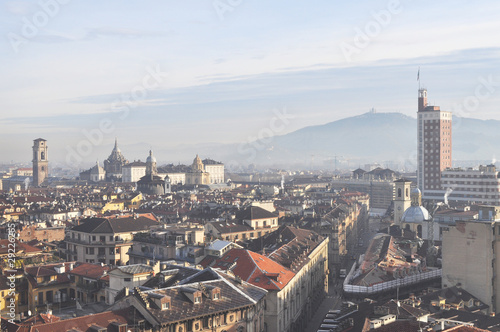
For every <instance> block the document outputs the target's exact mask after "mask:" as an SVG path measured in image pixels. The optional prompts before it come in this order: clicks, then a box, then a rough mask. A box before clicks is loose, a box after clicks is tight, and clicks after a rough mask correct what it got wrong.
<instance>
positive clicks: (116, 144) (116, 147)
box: [115, 137, 118, 150]
mask: <svg viewBox="0 0 500 332" xmlns="http://www.w3.org/2000/svg"><path fill="white" fill-rule="evenodd" d="M115 150H118V138H116V137H115Z"/></svg>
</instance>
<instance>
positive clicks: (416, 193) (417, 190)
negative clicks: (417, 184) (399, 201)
mask: <svg viewBox="0 0 500 332" xmlns="http://www.w3.org/2000/svg"><path fill="white" fill-rule="evenodd" d="M411 194H413V195H422V192H421V191H420V189H418V188H412V190H411Z"/></svg>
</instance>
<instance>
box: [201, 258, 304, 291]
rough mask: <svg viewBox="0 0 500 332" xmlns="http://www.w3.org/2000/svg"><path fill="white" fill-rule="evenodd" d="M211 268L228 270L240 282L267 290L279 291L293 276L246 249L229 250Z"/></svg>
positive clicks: (272, 262) (286, 269) (272, 261)
mask: <svg viewBox="0 0 500 332" xmlns="http://www.w3.org/2000/svg"><path fill="white" fill-rule="evenodd" d="M204 267H206V266H204ZM212 267H214V268H219V269H221V270H230V271H232V272H233V273H234V275H236V276H238V277H240V278H241V279H242V280H244V281H246V282H248V283H251V284H252V285H256V286H259V287H262V288H264V289H267V290H281V289H282V288H283V287H285V286H286V284H288V282H289V281H290V280H291V279H292V278H293V277H294V276H295V273H294V272H292V271H291V270H289V269H288V268H286V267H284V266H283V265H281V264H279V263H277V262H275V261H274V260H272V259H270V258H269V257H266V256H263V255H260V254H257V253H255V252H253V251H250V250H246V249H231V250H230V251H228V252H227V253H226V254H225V255H224V256H222V257H221V258H219V259H217V260H216V261H215V264H213V265H212Z"/></svg>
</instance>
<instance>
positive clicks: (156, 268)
mask: <svg viewBox="0 0 500 332" xmlns="http://www.w3.org/2000/svg"><path fill="white" fill-rule="evenodd" d="M153 272H154V274H155V275H157V274H158V273H160V261H156V262H155V263H154V265H153Z"/></svg>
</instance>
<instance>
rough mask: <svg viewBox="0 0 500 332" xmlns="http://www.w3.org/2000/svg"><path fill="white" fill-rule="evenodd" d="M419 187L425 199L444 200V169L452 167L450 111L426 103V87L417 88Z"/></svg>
mask: <svg viewBox="0 0 500 332" xmlns="http://www.w3.org/2000/svg"><path fill="white" fill-rule="evenodd" d="M417 119H418V128H417V150H418V151H417V155H418V157H417V158H418V161H417V166H418V167H417V187H418V188H420V190H422V196H423V198H426V199H441V200H442V199H443V195H444V192H443V188H441V172H442V171H444V170H445V169H446V168H450V167H451V145H452V144H451V143H452V142H451V125H452V114H451V112H446V111H441V110H440V108H439V106H429V105H428V104H427V90H426V89H419V90H418V112H417Z"/></svg>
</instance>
